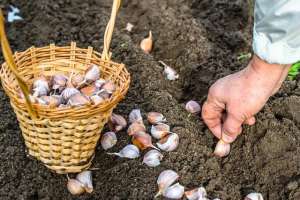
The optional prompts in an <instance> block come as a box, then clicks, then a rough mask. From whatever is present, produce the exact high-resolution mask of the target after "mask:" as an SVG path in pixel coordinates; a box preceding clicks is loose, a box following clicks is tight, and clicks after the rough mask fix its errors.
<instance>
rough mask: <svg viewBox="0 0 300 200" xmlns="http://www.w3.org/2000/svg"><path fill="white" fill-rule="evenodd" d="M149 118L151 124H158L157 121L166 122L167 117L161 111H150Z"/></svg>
mask: <svg viewBox="0 0 300 200" xmlns="http://www.w3.org/2000/svg"><path fill="white" fill-rule="evenodd" d="M147 120H148V121H149V122H150V123H151V124H157V123H161V122H165V121H166V118H165V117H164V116H163V114H161V113H158V112H149V113H148V114H147Z"/></svg>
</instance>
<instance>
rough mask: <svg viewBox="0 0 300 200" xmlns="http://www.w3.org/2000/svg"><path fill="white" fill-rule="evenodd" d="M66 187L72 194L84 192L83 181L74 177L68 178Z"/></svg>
mask: <svg viewBox="0 0 300 200" xmlns="http://www.w3.org/2000/svg"><path fill="white" fill-rule="evenodd" d="M67 188H68V190H69V192H70V193H71V194H73V195H80V194H82V193H84V192H85V188H84V185H83V183H81V182H80V181H78V180H76V179H72V178H71V179H68V183H67Z"/></svg>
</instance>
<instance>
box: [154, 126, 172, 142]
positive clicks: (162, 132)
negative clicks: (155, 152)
mask: <svg viewBox="0 0 300 200" xmlns="http://www.w3.org/2000/svg"><path fill="white" fill-rule="evenodd" d="M150 132H151V135H152V137H154V138H155V139H161V138H163V137H165V136H166V135H168V133H169V132H170V126H169V125H167V124H163V123H160V124H157V125H152V126H151V131H150Z"/></svg>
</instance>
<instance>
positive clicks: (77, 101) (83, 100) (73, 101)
mask: <svg viewBox="0 0 300 200" xmlns="http://www.w3.org/2000/svg"><path fill="white" fill-rule="evenodd" d="M89 103H90V101H89V99H88V98H87V97H86V96H84V95H82V94H81V93H76V94H74V95H72V96H71V97H70V98H69V101H68V105H70V106H83V105H86V104H89Z"/></svg>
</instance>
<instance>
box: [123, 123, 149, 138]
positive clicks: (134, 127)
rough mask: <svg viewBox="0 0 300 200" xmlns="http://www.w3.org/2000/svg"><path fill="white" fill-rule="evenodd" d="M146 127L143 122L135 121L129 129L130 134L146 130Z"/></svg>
mask: <svg viewBox="0 0 300 200" xmlns="http://www.w3.org/2000/svg"><path fill="white" fill-rule="evenodd" d="M145 131H146V127H145V125H144V124H143V123H139V122H133V123H132V124H131V125H130V126H129V127H128V129H127V133H128V135H130V136H131V135H134V134H136V133H138V132H145Z"/></svg>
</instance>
